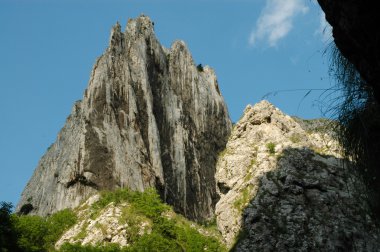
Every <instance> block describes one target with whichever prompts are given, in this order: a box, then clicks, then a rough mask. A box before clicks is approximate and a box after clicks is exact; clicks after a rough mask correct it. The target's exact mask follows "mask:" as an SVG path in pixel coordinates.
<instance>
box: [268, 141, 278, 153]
mask: <svg viewBox="0 0 380 252" xmlns="http://www.w3.org/2000/svg"><path fill="white" fill-rule="evenodd" d="M266 147H267V150H268V152H269V153H270V154H272V155H273V154H275V153H276V144H274V143H272V142H270V143H267V145H266Z"/></svg>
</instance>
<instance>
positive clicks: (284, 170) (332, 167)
mask: <svg viewBox="0 0 380 252" xmlns="http://www.w3.org/2000/svg"><path fill="white" fill-rule="evenodd" d="M273 157H274V158H276V167H274V169H272V170H270V171H267V172H265V173H263V174H262V175H261V176H260V177H258V178H257V180H256V181H259V187H258V189H257V191H256V192H250V193H251V194H250V195H254V196H253V197H252V198H251V199H250V200H249V201H248V204H247V205H246V207H245V208H244V209H242V216H241V218H242V227H241V229H240V232H239V234H238V237H237V239H236V243H235V244H234V245H233V247H232V249H231V251H289V250H291V251H375V250H376V249H378V248H379V245H380V244H379V241H378V238H377V237H376V234H378V229H376V226H375V225H374V222H373V221H372V219H371V217H370V216H369V215H368V206H367V204H366V203H365V202H366V201H365V198H364V196H363V190H362V189H363V187H362V183H361V181H360V180H359V179H358V177H357V176H356V175H355V173H354V171H353V170H352V168H350V167H349V165H347V163H345V162H343V160H341V159H337V158H336V157H333V156H328V155H322V154H319V153H317V152H316V151H314V150H311V149H308V148H302V149H297V148H287V149H285V150H284V151H283V152H282V153H274V154H273V155H271V156H270V157H269V158H273ZM248 187H249V186H248ZM252 188H253V187H252Z"/></svg>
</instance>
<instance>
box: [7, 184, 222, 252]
mask: <svg viewBox="0 0 380 252" xmlns="http://www.w3.org/2000/svg"><path fill="white" fill-rule="evenodd" d="M111 202H112V203H113V204H115V205H119V207H122V211H123V215H122V218H123V219H122V220H120V221H121V222H123V221H124V222H127V223H128V226H129V227H130V228H131V229H130V230H129V232H132V231H133V230H135V231H136V232H135V233H136V234H134V235H133V234H132V233H133V232H132V233H129V234H128V235H132V236H133V239H132V240H131V239H129V240H130V241H131V244H129V246H127V247H124V248H120V247H119V245H118V244H112V243H105V244H98V245H97V246H82V245H80V244H79V243H77V244H69V243H65V244H64V245H63V246H62V247H61V248H60V251H63V252H71V251H76V252H80V251H86V252H87V251H91V252H97V251H99V252H100V251H105V252H116V251H123V252H124V251H194V252H195V251H226V249H225V247H224V246H223V245H222V244H221V243H220V242H219V239H218V238H217V237H216V236H217V231H216V227H215V226H212V227H206V226H201V225H199V224H196V223H193V222H191V221H189V220H186V219H185V218H184V217H182V216H180V215H177V214H175V213H174V212H173V211H172V210H171V208H170V207H169V206H168V205H166V204H164V203H163V202H162V201H161V199H160V197H159V195H158V194H157V193H156V191H155V190H154V189H148V190H146V191H145V192H135V191H131V190H128V189H122V190H117V191H114V192H102V193H101V196H100V199H99V200H98V201H97V202H95V203H94V204H93V205H92V206H90V212H91V216H90V217H92V218H94V217H96V216H98V215H99V214H100V213H101V211H102V210H103V209H105V208H106V207H107V206H108V205H109V204H110V203H111ZM121 203H123V204H124V203H126V204H124V205H123V206H122V205H121ZM4 204H5V203H4ZM3 212H4V214H3ZM3 212H1V213H2V214H1V218H2V219H1V229H0V241H1V242H2V243H1V247H0V251H1V252H3V251H55V249H54V244H55V243H56V242H57V240H58V239H59V238H60V236H61V235H62V234H63V233H64V231H65V230H67V229H68V228H69V227H71V226H72V225H73V224H75V222H76V220H77V219H76V218H77V217H76V214H75V213H74V212H73V211H71V210H63V211H60V212H58V213H56V214H54V215H52V216H50V217H46V218H42V217H39V216H29V215H26V216H18V215H15V214H11V211H10V208H8V209H5V211H3ZM3 217H6V218H8V221H6V218H5V219H4V218H3ZM138 218H143V219H144V220H148V221H149V222H150V223H151V230H150V232H147V233H145V234H140V235H138V234H137V233H138V231H137V230H139V229H138V228H139V227H138V226H137V225H139V224H140V223H141V222H139V221H138ZM3 219H4V220H5V221H3ZM214 225H215V223H214ZM7 230H8V231H9V232H8V231H7ZM200 230H202V232H206V233H207V235H205V234H201V232H200ZM7 232H8V233H7ZM7 235H8V236H11V237H12V238H14V243H13V244H7V243H6V240H7V239H8V238H7ZM84 235H86V234H85V233H84ZM4 240H5V243H4V242H3V241H4ZM4 244H5V245H4ZM10 245H12V246H13V247H11V246H10Z"/></svg>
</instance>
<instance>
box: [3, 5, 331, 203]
mask: <svg viewBox="0 0 380 252" xmlns="http://www.w3.org/2000/svg"><path fill="white" fill-rule="evenodd" d="M141 13H144V14H146V15H148V16H150V17H151V19H152V20H153V21H154V22H155V32H156V35H157V37H158V39H159V40H160V41H161V43H162V44H163V45H164V46H165V47H170V45H171V43H172V42H173V41H174V40H176V39H181V40H184V41H185V42H186V44H187V45H188V47H189V49H190V51H191V52H192V55H193V58H194V60H195V62H196V63H197V64H199V63H202V64H203V65H210V66H212V67H213V68H214V69H215V71H216V73H217V76H218V81H219V85H220V88H221V91H222V94H223V96H224V98H225V101H226V102H227V105H228V108H229V112H230V116H231V119H232V121H234V122H236V121H237V120H238V119H239V118H240V116H241V114H242V112H243V110H244V108H245V106H246V105H247V104H254V103H256V102H258V101H260V100H261V99H262V98H263V97H264V96H265V95H266V94H267V93H269V92H271V91H278V90H284V89H285V90H289V89H291V90H294V89H325V88H330V87H331V86H332V83H331V80H330V78H329V75H328V55H326V54H324V51H325V50H326V49H327V48H328V44H329V42H331V35H330V31H329V27H328V26H326V22H325V21H324V19H323V16H322V14H321V10H320V7H319V6H318V5H317V4H316V3H315V1H314V0H286V1H285V0H203V1H202V0H191V1H185V0H150V1H148V0H139V1H137V0H135V1H128V0H125V1H116V0H107V1H106V0H102V1H101V0H91V1H85V0H75V1H74V0H61V1H58V0H23V1H22V0H0V55H1V60H0V73H1V74H0V85H1V92H0V113H1V123H0V162H1V166H0V167H1V173H0V201H10V202H13V203H14V204H16V203H17V201H18V199H19V196H20V194H21V192H22V190H23V188H24V186H25V185H26V183H27V181H28V180H29V178H30V177H31V175H32V173H33V171H34V169H35V167H36V166H37V163H38V160H39V159H40V158H41V156H42V155H43V154H44V152H45V151H46V149H47V148H48V146H49V145H50V144H51V143H53V142H54V141H55V138H56V136H57V133H58V132H59V130H60V129H61V127H62V126H63V125H64V122H65V120H66V117H67V116H68V115H69V113H70V111H71V107H72V105H73V104H74V102H75V101H76V100H79V99H81V97H82V94H83V91H84V89H85V88H86V86H87V83H88V80H89V76H90V72H91V69H92V66H93V64H94V62H95V59H96V58H97V57H98V56H100V55H101V54H102V52H103V51H104V50H105V49H106V47H107V45H108V39H109V33H110V29H111V27H112V25H114V24H115V23H116V21H119V22H120V23H121V25H122V27H123V29H124V27H125V24H126V22H127V20H128V18H135V17H137V16H138V15H140V14H141ZM306 93H307V91H305V90H303V91H291V92H278V93H277V94H276V93H274V94H272V95H269V96H267V97H266V99H268V100H269V101H271V102H272V103H274V104H275V105H276V106H277V107H279V108H280V109H281V110H283V111H284V112H286V113H288V114H291V115H297V116H300V117H304V118H315V117H321V116H322V114H321V110H320V108H319V106H318V104H320V102H321V99H319V95H320V94H321V92H317V91H313V92H311V93H310V94H309V95H308V96H306V97H305V98H304V96H305V94H306Z"/></svg>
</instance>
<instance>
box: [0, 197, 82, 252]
mask: <svg viewBox="0 0 380 252" xmlns="http://www.w3.org/2000/svg"><path fill="white" fill-rule="evenodd" d="M11 210H12V204H10V203H5V202H2V203H1V204H0V212H1V218H0V241H1V243H0V251H2V252H3V251H9V252H13V251H26V252H34V251H54V244H55V242H56V241H57V240H58V239H59V238H60V237H61V235H62V234H63V232H64V231H65V230H67V229H68V228H70V227H71V226H72V225H74V224H75V222H76V220H77V217H76V214H75V213H74V212H73V211H72V210H69V209H65V210H62V211H59V212H57V213H55V214H53V215H51V216H49V217H40V216H35V215H21V216H19V215H16V214H11Z"/></svg>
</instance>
